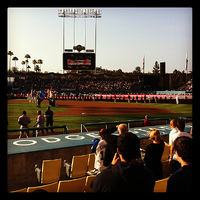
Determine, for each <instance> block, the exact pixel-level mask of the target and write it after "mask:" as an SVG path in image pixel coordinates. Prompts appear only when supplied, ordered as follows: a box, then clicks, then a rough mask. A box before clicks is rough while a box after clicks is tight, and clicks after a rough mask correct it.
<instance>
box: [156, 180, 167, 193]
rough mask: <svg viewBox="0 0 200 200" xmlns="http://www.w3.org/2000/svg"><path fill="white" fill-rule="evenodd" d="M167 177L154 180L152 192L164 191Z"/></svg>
mask: <svg viewBox="0 0 200 200" xmlns="http://www.w3.org/2000/svg"><path fill="white" fill-rule="evenodd" d="M168 179H169V177H167V178H164V179H162V180H158V181H156V184H155V186H154V191H153V192H166V191H167V181H168Z"/></svg>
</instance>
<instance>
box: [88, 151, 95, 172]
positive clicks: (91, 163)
mask: <svg viewBox="0 0 200 200" xmlns="http://www.w3.org/2000/svg"><path fill="white" fill-rule="evenodd" d="M94 161H95V153H90V154H89V157H88V169H87V170H88V171H90V170H92V169H94Z"/></svg>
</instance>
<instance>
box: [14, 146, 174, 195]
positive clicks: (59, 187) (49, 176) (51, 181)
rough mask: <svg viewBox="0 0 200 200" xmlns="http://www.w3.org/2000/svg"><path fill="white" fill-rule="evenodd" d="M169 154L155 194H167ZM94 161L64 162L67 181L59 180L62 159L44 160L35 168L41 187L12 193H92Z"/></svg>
mask: <svg viewBox="0 0 200 200" xmlns="http://www.w3.org/2000/svg"><path fill="white" fill-rule="evenodd" d="M169 152H170V150H169V148H168V147H165V149H164V152H163V156H162V159H161V160H162V164H163V179H162V180H158V181H156V184H155V187H154V192H166V187H167V180H168V179H169V176H170V174H172V173H173V169H172V168H171V162H170V161H171V160H170V159H168V157H169ZM94 161H95V154H94V153H93V154H89V155H81V156H73V158H72V162H71V164H69V163H67V162H66V161H64V166H65V167H66V172H67V173H66V175H67V179H69V180H59V179H60V170H61V162H62V159H61V158H60V159H55V160H44V161H43V163H42V169H39V167H38V166H35V170H36V172H37V178H38V180H39V183H40V185H39V186H36V187H28V188H23V189H20V190H15V191H12V193H16V192H34V191H35V190H45V191H47V192H92V190H91V188H90V183H91V181H92V179H93V178H95V176H96V175H92V176H87V171H89V170H91V169H93V166H94ZM67 170H68V171H67ZM41 184H42V185H41Z"/></svg>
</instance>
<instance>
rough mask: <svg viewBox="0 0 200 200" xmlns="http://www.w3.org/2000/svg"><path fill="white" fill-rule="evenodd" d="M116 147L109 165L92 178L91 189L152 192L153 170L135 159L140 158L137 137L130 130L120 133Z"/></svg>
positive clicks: (99, 190) (153, 182)
mask: <svg viewBox="0 0 200 200" xmlns="http://www.w3.org/2000/svg"><path fill="white" fill-rule="evenodd" d="M117 147H118V148H117V153H115V156H114V158H113V160H112V163H111V165H109V166H108V168H107V169H104V170H103V171H102V172H101V173H100V174H99V175H97V176H96V177H95V178H94V179H93V180H92V182H91V184H90V187H91V188H92V191H93V192H153V188H154V185H155V176H154V174H153V172H152V171H151V170H150V169H148V168H146V167H144V165H140V164H137V163H136V159H138V158H140V140H139V138H138V137H137V136H136V135H135V134H133V133H130V132H128V133H126V134H121V135H120V136H119V137H118V140H117ZM118 155H119V157H118Z"/></svg>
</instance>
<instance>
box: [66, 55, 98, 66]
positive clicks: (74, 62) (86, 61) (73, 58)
mask: <svg viewBox="0 0 200 200" xmlns="http://www.w3.org/2000/svg"><path fill="white" fill-rule="evenodd" d="M63 69H64V70H95V53H63Z"/></svg>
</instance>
